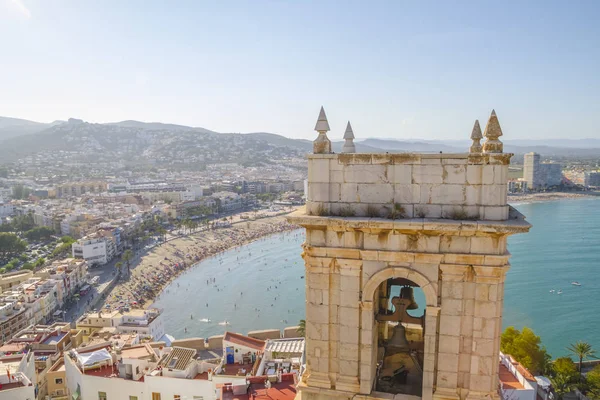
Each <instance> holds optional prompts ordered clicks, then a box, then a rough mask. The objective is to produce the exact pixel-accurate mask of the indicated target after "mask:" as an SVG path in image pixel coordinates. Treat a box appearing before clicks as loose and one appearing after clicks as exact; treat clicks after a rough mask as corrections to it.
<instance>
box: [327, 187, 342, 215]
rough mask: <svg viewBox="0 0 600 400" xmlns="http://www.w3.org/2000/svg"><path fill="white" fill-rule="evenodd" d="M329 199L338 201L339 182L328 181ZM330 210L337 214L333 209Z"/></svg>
mask: <svg viewBox="0 0 600 400" xmlns="http://www.w3.org/2000/svg"><path fill="white" fill-rule="evenodd" d="M329 201H330V202H335V201H340V183H330V184H329ZM332 212H333V213H334V214H338V213H337V212H334V211H333V210H332Z"/></svg>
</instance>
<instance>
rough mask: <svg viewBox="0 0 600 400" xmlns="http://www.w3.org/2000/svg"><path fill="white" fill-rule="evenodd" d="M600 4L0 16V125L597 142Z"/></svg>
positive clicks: (50, 3) (194, 5)
mask: <svg viewBox="0 0 600 400" xmlns="http://www.w3.org/2000/svg"><path fill="white" fill-rule="evenodd" d="M598 21H600V1H596V0H592V1H539V2H534V1H518V2H510V1H484V0H478V1H473V2H460V1H459V2H455V1H445V0H440V1H437V2H425V1H410V2H408V1H407V2H403V1H400V0H397V1H389V2H387V1H369V2H366V1H361V2H358V1H357V2H354V1H318V2H317V1H315V2H311V1H300V0H297V1H261V0H247V1H207V2H203V1H173V2H167V1H150V0H143V1H142V0H140V1H133V0H127V1H124V0H114V1H109V0H102V1H96V0H73V1H62V0H0V115H3V116H12V117H18V118H26V119H32V120H38V121H48V122H50V121H52V120H56V119H67V118H69V117H76V118H82V119H84V120H87V121H91V122H110V121H119V120H125V119H136V120H142V121H160V122H171V123H179V124H184V125H192V126H202V127H205V128H207V129H212V130H216V131H219V132H253V131H267V132H275V133H280V134H283V135H286V136H290V137H303V138H307V139H312V138H314V137H316V134H315V133H314V132H313V130H312V129H313V128H314V123H315V121H316V118H317V115H318V111H319V107H320V106H321V105H324V106H325V110H326V112H327V115H328V117H329V121H330V125H331V128H332V132H330V137H331V138H340V137H341V136H342V135H343V132H344V128H345V123H346V120H348V119H349V120H351V122H352V125H353V127H354V131H355V134H356V136H357V138H358V139H360V138H361V137H363V138H364V137H367V136H369V137H392V138H398V139H404V138H424V139H465V138H468V136H469V134H470V131H471V128H472V125H473V122H474V120H475V119H479V120H480V122H481V123H482V126H483V125H484V124H485V121H486V120H487V117H488V116H489V112H490V111H491V109H492V108H495V109H496V111H497V113H498V117H499V119H500V123H501V125H502V127H503V130H504V135H505V136H504V138H505V139H540V138H544V137H552V138H587V137H595V138H600V128H599V126H600V125H599V124H598V116H600V23H599V22H598Z"/></svg>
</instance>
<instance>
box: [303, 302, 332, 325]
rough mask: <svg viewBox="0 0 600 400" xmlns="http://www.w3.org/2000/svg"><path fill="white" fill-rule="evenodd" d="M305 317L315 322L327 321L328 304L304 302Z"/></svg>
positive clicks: (322, 322) (324, 322)
mask: <svg viewBox="0 0 600 400" xmlns="http://www.w3.org/2000/svg"><path fill="white" fill-rule="evenodd" d="M306 319H307V320H308V321H312V322H313V323H316V324H327V323H329V306H325V305H317V304H313V303H306Z"/></svg>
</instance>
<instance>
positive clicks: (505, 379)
mask: <svg viewBox="0 0 600 400" xmlns="http://www.w3.org/2000/svg"><path fill="white" fill-rule="evenodd" d="M498 377H499V378H500V382H501V383H502V386H503V388H504V389H517V390H520V389H524V388H523V385H522V384H521V382H519V380H518V379H517V378H516V377H515V376H514V375H513V374H512V373H511V372H510V371H509V370H508V368H506V367H505V366H504V364H502V363H500V368H499V369H498Z"/></svg>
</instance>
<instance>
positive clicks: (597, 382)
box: [586, 365, 600, 399]
mask: <svg viewBox="0 0 600 400" xmlns="http://www.w3.org/2000/svg"><path fill="white" fill-rule="evenodd" d="M586 379H587V384H588V393H587V395H588V397H591V398H593V399H600V365H596V366H595V367H594V369H592V370H591V371H590V372H588V373H587V376H586Z"/></svg>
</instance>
